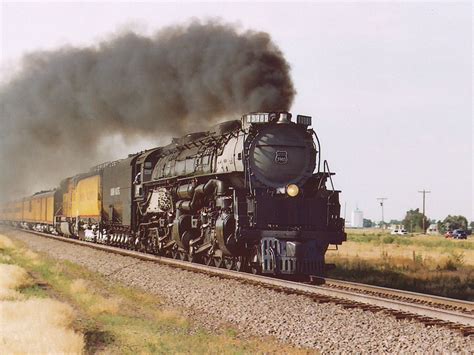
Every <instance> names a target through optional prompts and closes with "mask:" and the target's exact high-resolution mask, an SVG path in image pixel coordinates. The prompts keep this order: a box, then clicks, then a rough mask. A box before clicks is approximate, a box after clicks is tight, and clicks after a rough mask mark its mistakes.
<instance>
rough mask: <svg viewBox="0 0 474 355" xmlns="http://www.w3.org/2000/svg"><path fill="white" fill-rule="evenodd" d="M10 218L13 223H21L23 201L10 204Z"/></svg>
mask: <svg viewBox="0 0 474 355" xmlns="http://www.w3.org/2000/svg"><path fill="white" fill-rule="evenodd" d="M11 213H12V214H11V217H12V220H13V221H16V222H21V221H23V200H18V201H14V202H13V204H12V212H11Z"/></svg>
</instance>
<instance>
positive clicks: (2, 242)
mask: <svg viewBox="0 0 474 355" xmlns="http://www.w3.org/2000/svg"><path fill="white" fill-rule="evenodd" d="M14 247H15V245H14V244H13V242H12V241H11V240H10V239H8V238H7V237H6V236H4V235H2V234H0V250H4V249H13V248H14Z"/></svg>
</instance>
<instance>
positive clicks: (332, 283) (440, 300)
mask: <svg viewBox="0 0 474 355" xmlns="http://www.w3.org/2000/svg"><path fill="white" fill-rule="evenodd" d="M321 279H322V280H324V285H325V286H327V287H344V288H349V289H355V290H361V291H367V292H371V293H379V294H380V293H383V294H386V295H390V296H394V297H397V298H410V299H413V300H417V301H421V302H424V303H431V304H433V303H435V304H439V305H448V306H450V307H453V308H463V309H465V310H466V311H468V312H471V313H472V312H474V302H470V301H465V300H458V299H454V298H447V297H441V296H436V295H430V294H425V293H418V292H413V291H406V290H397V289H393V288H388V287H381V286H375V285H368V284H361V283H358V282H352V281H343V280H337V279H331V278H327V277H322V278H321Z"/></svg>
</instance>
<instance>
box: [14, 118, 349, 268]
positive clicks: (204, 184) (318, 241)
mask: <svg viewBox="0 0 474 355" xmlns="http://www.w3.org/2000/svg"><path fill="white" fill-rule="evenodd" d="M310 126H311V117H308V116H301V115H298V116H297V117H296V121H295V122H294V121H292V116H291V114H290V113H288V112H278V113H250V114H246V115H244V116H243V117H242V119H241V120H240V121H239V120H236V121H228V122H224V123H221V124H219V125H217V126H215V127H213V128H212V129H211V130H209V131H207V132H198V133H192V134H188V135H186V136H184V137H182V138H178V139H173V141H172V143H171V144H169V145H167V146H164V147H158V148H155V149H150V150H147V151H145V152H142V153H139V154H134V155H130V156H129V157H128V158H126V159H123V160H119V161H115V162H111V163H106V164H103V165H100V166H98V167H95V168H93V169H92V170H91V171H90V172H89V173H87V174H81V175H78V176H75V177H72V178H68V179H65V180H64V181H63V182H62V183H61V185H60V187H59V188H58V189H56V190H54V191H53V192H51V194H52V195H54V205H55V209H54V210H55V211H57V212H56V213H55V215H54V221H53V226H48V223H37V222H35V223H33V224H31V223H29V224H28V223H27V222H26V221H23V225H26V226H28V227H29V228H34V229H43V230H44V229H46V230H48V228H49V229H51V228H54V230H55V231H57V233H60V234H63V235H67V236H72V237H78V238H81V239H84V240H89V241H92V242H96V243H105V244H110V245H116V246H121V247H126V248H133V249H137V250H142V251H146V252H150V253H155V254H159V255H165V256H169V257H173V258H180V259H183V260H190V261H195V262H203V263H205V264H207V265H215V266H217V267H226V268H228V269H234V270H243V269H246V270H249V271H252V272H254V273H263V274H274V275H281V276H285V275H286V276H291V275H297V276H299V275H317V274H321V273H322V272H323V271H324V268H325V262H324V256H325V253H326V250H327V248H328V245H329V244H341V243H342V242H343V241H344V240H346V234H345V233H344V220H343V219H342V218H341V217H340V204H339V192H340V191H337V190H335V189H334V186H333V183H332V178H331V176H332V175H333V173H331V172H330V171H329V167H328V164H327V162H326V161H324V162H323V163H321V157H320V154H319V151H320V147H319V140H318V138H317V135H316V134H315V132H314V131H313V130H312V129H311V128H309V127H310ZM327 184H328V185H330V186H327Z"/></svg>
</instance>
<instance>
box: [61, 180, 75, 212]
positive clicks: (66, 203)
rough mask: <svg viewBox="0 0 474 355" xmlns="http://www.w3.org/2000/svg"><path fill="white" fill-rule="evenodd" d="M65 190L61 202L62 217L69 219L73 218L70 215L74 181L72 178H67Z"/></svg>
mask: <svg viewBox="0 0 474 355" xmlns="http://www.w3.org/2000/svg"><path fill="white" fill-rule="evenodd" d="M65 185H66V188H65V192H64V193H63V196H62V197H63V202H62V213H61V214H62V216H64V217H68V218H71V217H73V213H72V200H73V196H74V190H75V188H74V181H73V179H72V178H68V179H67V181H66V182H65Z"/></svg>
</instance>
